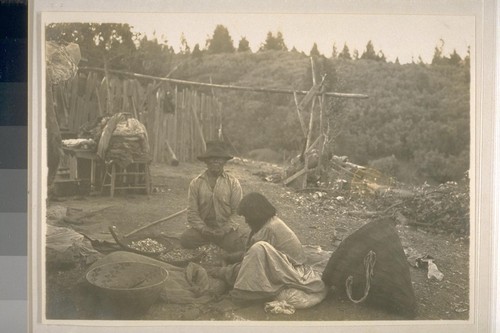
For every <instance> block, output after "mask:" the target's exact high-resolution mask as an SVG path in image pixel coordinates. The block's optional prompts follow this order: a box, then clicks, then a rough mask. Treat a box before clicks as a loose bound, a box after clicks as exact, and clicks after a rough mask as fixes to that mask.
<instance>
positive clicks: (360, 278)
mask: <svg viewBox="0 0 500 333" xmlns="http://www.w3.org/2000/svg"><path fill="white" fill-rule="evenodd" d="M322 279H323V281H324V282H325V284H326V285H328V286H332V287H334V288H335V290H336V291H337V292H340V293H341V294H343V295H344V296H346V297H349V298H350V299H351V300H352V301H355V302H364V303H366V304H367V305H371V306H375V307H377V308H381V309H385V310H387V311H389V312H394V313H397V314H400V315H402V316H404V317H406V318H414V317H415V315H416V299H415V294H414V291H413V286H412V283H411V277H410V269H409V265H408V262H407V261H406V256H405V253H404V251H403V246H402V245H401V241H400V239H399V236H398V234H397V232H396V229H395V228H394V226H393V223H392V221H390V220H378V221H373V222H370V223H368V224H366V225H364V226H363V227H361V228H360V229H358V230H357V231H355V232H354V233H353V234H351V235H349V236H348V237H347V238H346V239H344V241H342V243H341V244H340V245H339V247H338V249H337V250H336V251H335V252H334V253H333V254H332V256H331V257H330V260H329V261H328V264H327V265H326V268H325V270H324V271H323V276H322Z"/></svg>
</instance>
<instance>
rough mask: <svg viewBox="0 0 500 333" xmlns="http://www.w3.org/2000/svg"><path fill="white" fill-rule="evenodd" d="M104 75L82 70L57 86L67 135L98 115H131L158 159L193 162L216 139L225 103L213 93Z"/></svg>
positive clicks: (61, 123)
mask: <svg viewBox="0 0 500 333" xmlns="http://www.w3.org/2000/svg"><path fill="white" fill-rule="evenodd" d="M107 78H108V79H109V83H108V80H107V79H106V76H103V75H101V74H99V73H95V72H88V73H81V72H80V73H78V74H77V75H76V77H75V78H73V79H71V80H69V81H67V82H65V83H62V84H59V85H56V86H53V103H54V108H55V110H56V114H57V118H58V123H59V126H60V128H61V130H62V132H63V133H65V132H67V133H72V134H73V135H76V134H78V131H79V128H80V127H81V126H82V125H83V124H85V123H89V122H94V121H96V120H97V119H98V118H99V117H103V116H111V115H113V114H115V113H118V112H128V113H131V114H132V115H133V116H134V117H135V118H137V119H138V120H139V121H140V122H141V123H143V124H144V125H145V127H146V129H147V132H148V138H149V144H150V149H151V156H152V158H153V161H154V162H169V161H170V160H172V158H173V156H175V158H176V159H177V160H178V161H192V160H194V159H195V158H196V156H198V155H199V154H201V153H202V152H203V151H204V150H205V145H206V141H208V140H216V139H217V138H218V137H219V133H220V132H219V130H220V126H221V122H222V111H221V110H222V105H221V103H220V102H219V101H218V100H217V99H216V98H214V97H213V96H211V95H206V94H203V93H200V92H198V91H196V90H191V89H188V88H185V89H182V90H181V89H179V90H178V89H177V86H172V85H171V84H169V83H166V82H155V81H151V80H148V82H146V83H141V82H140V81H139V80H138V79H135V78H134V79H122V78H120V77H119V76H110V75H108V76H107Z"/></svg>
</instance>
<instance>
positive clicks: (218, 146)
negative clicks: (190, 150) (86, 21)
mask: <svg viewBox="0 0 500 333" xmlns="http://www.w3.org/2000/svg"><path fill="white" fill-rule="evenodd" d="M211 157H219V158H224V159H226V160H230V159H232V158H233V156H231V155H230V154H229V153H228V152H227V148H226V144H225V143H224V142H222V141H207V150H206V151H205V153H203V154H201V155H200V156H198V159H199V160H200V161H205V160H207V159H209V158H211Z"/></svg>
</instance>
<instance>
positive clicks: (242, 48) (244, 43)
mask: <svg viewBox="0 0 500 333" xmlns="http://www.w3.org/2000/svg"><path fill="white" fill-rule="evenodd" d="M248 51H251V50H250V43H249V42H248V40H247V39H246V38H245V37H242V38H241V39H240V42H239V43H238V52H248Z"/></svg>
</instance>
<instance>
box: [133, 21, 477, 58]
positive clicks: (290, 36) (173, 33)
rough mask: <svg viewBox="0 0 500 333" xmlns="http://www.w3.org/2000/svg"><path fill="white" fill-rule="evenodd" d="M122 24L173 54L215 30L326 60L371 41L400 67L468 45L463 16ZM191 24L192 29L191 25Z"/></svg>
mask: <svg viewBox="0 0 500 333" xmlns="http://www.w3.org/2000/svg"><path fill="white" fill-rule="evenodd" d="M148 17H149V19H147V20H146V19H141V18H140V17H137V18H134V19H131V20H128V23H129V24H131V25H132V26H134V31H136V32H140V33H142V34H145V35H147V36H148V37H152V36H153V33H154V32H155V36H156V37H157V38H158V40H159V41H163V40H167V43H168V44H169V45H171V46H173V47H174V49H175V50H176V51H178V50H179V48H180V40H181V38H180V36H181V34H184V36H185V38H186V40H187V42H188V45H189V46H190V47H191V49H192V48H193V47H194V45H195V44H197V43H198V44H199V45H200V47H202V48H203V47H204V46H205V42H206V40H207V38H210V37H211V36H212V34H213V31H214V29H215V27H216V26H217V25H218V24H222V25H224V26H225V27H226V28H228V30H229V34H230V35H231V37H232V39H233V41H234V45H235V47H237V46H238V42H239V40H240V39H241V38H242V37H245V38H246V39H247V40H248V41H249V42H250V48H251V49H252V51H257V50H258V49H259V47H260V45H261V44H262V43H263V42H264V41H265V39H266V36H267V33H268V32H269V31H271V32H272V33H273V34H274V35H276V33H277V32H278V31H280V32H281V33H282V34H283V37H284V40H285V44H286V45H287V47H288V48H289V49H291V48H292V47H295V48H296V49H297V50H298V51H303V52H305V53H306V54H309V51H310V50H311V48H312V46H313V43H316V44H317V45H318V49H319V51H320V53H322V54H324V55H326V56H330V55H331V54H332V49H333V45H334V43H335V45H336V48H337V50H338V51H339V52H340V51H341V50H342V48H343V47H344V43H347V46H348V47H349V49H350V51H351V54H352V51H353V50H354V49H357V50H358V51H359V54H360V55H361V53H362V52H363V51H364V50H365V48H366V44H367V43H368V41H370V40H371V41H372V43H373V45H374V47H375V50H376V51H379V50H382V51H383V52H384V54H385V55H386V58H387V59H388V60H390V61H394V60H395V59H396V57H398V58H399V61H400V62H401V63H407V62H411V61H412V58H413V59H414V60H415V61H417V60H418V57H419V56H421V57H422V59H423V60H424V62H426V63H427V62H430V61H431V60H432V56H433V54H434V49H435V47H436V46H438V45H442V42H441V40H443V41H444V45H443V53H444V54H445V55H448V54H450V53H451V52H453V50H454V49H455V50H456V51H457V52H458V53H459V54H460V55H461V56H462V57H463V56H465V55H466V54H467V48H468V46H471V47H472V46H473V43H474V18H473V17H466V16H430V15H428V16H417V15H335V14H307V15H306V14H274V15H271V14H162V15H158V16H148ZM193 22H195V24H193Z"/></svg>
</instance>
